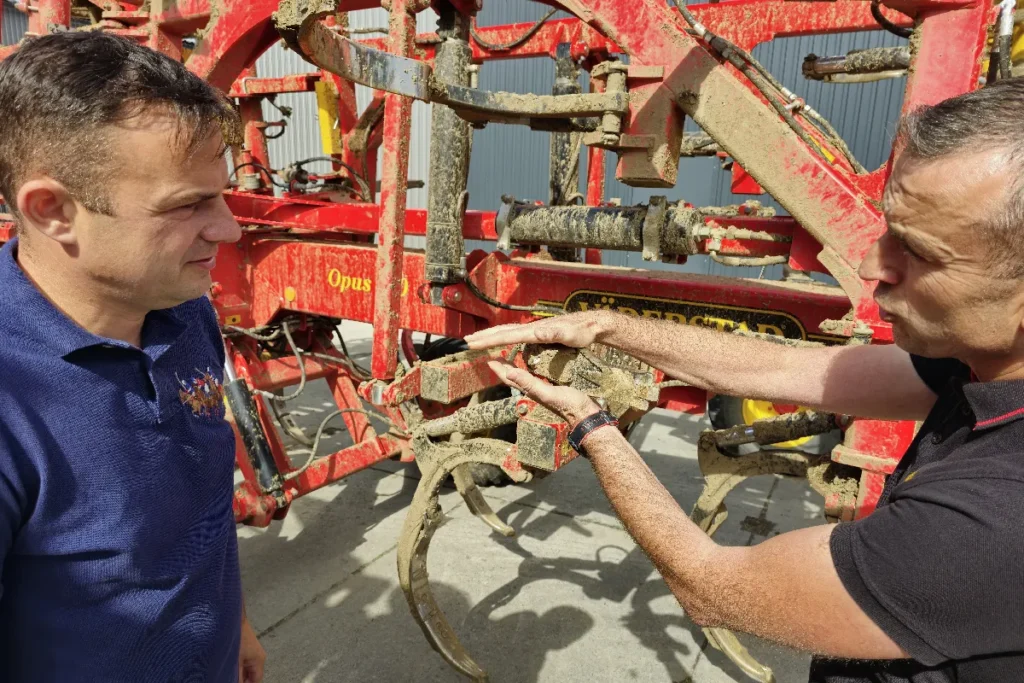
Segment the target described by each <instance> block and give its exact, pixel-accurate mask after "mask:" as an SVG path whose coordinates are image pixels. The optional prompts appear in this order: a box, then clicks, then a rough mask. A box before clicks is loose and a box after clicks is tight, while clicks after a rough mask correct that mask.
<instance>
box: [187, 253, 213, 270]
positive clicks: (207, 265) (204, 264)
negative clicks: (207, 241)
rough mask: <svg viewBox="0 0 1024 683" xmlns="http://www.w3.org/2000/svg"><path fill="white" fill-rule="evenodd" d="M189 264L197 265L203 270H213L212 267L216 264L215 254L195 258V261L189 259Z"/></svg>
mask: <svg viewBox="0 0 1024 683" xmlns="http://www.w3.org/2000/svg"><path fill="white" fill-rule="evenodd" d="M188 263H189V265H192V266H199V267H200V268H203V269H205V270H213V267H214V266H215V265H217V255H216V254H214V255H213V256H209V257H207V258H204V259H197V260H195V261H189V262H188Z"/></svg>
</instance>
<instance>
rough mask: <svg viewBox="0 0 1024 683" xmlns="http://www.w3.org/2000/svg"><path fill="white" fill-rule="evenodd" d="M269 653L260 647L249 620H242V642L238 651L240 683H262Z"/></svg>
mask: <svg viewBox="0 0 1024 683" xmlns="http://www.w3.org/2000/svg"><path fill="white" fill-rule="evenodd" d="M266 660H267V653H266V651H265V650H264V649H263V646H262V645H260V641H259V638H257V637H256V631H255V630H254V629H253V627H252V624H250V623H249V620H248V619H242V641H241V646H240V648H239V650H238V683H261V682H262V681H263V663H264V662H265V661H266Z"/></svg>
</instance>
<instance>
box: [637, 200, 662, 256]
mask: <svg viewBox="0 0 1024 683" xmlns="http://www.w3.org/2000/svg"><path fill="white" fill-rule="evenodd" d="M667 223H668V200H667V199H666V198H665V197H663V196H660V195H659V196H655V197H651V199H650V202H649V203H648V208H647V215H646V216H645V217H644V226H643V230H642V238H643V252H642V253H643V259H644V261H657V260H658V259H660V258H661V238H662V233H663V232H664V231H665V225H666V224H667Z"/></svg>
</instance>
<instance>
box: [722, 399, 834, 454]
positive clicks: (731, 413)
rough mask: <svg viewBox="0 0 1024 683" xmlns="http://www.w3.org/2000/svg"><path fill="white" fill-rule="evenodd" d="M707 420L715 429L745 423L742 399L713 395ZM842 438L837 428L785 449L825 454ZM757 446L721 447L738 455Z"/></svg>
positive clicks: (747, 452)
mask: <svg viewBox="0 0 1024 683" xmlns="http://www.w3.org/2000/svg"><path fill="white" fill-rule="evenodd" d="M708 420H709V421H710V422H711V426H712V427H714V428H715V429H728V428H729V427H735V426H736V425H742V424H746V420H745V419H744V417H743V399H742V398H736V397H735V396H722V395H718V396H715V397H713V398H712V399H711V400H710V401H708ZM842 440H843V435H842V432H840V431H839V430H838V429H837V430H834V431H831V432H829V433H828V434H818V435H817V436H812V437H811V438H810V439H808V440H807V441H806V442H804V443H803V444H801V445H800V446H798V447H795V448H792V449H787V450H797V451H801V452H803V453H807V454H808V455H827V454H829V453H831V452H832V449H833V448H835V446H836V445H837V444H839V443H842ZM759 448H760V447H759V446H758V445H757V444H756V443H745V444H742V445H740V446H726V447H724V448H722V451H723V452H725V453H728V454H730V455H736V456H739V455H750V454H751V453H756V452H757V450H758V449H759Z"/></svg>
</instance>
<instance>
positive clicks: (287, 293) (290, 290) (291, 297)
mask: <svg viewBox="0 0 1024 683" xmlns="http://www.w3.org/2000/svg"><path fill="white" fill-rule="evenodd" d="M297 296H298V294H297V293H296V291H295V288H294V287H285V288H284V300H285V301H287V302H288V303H291V302H293V301H295V298H296V297H297Z"/></svg>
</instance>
